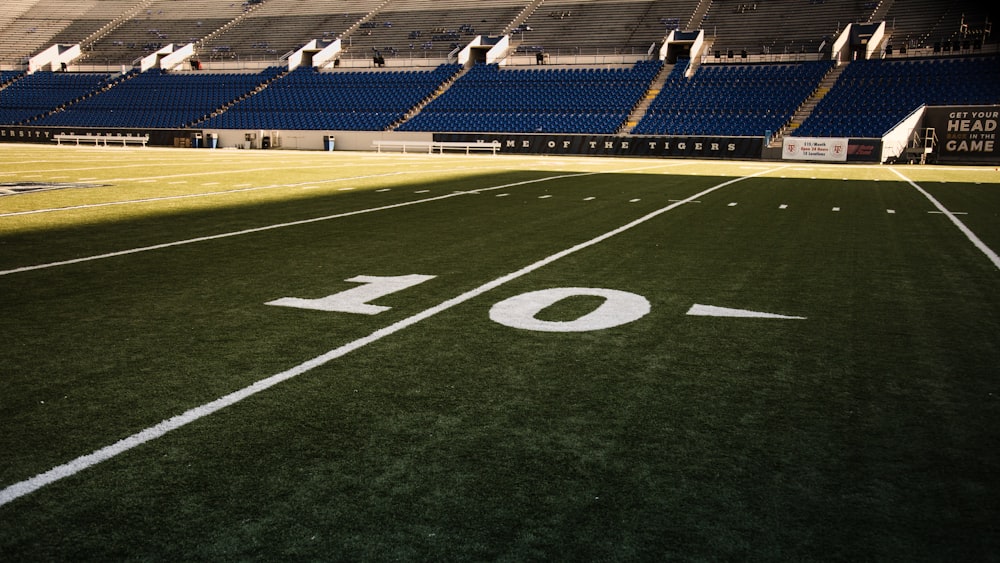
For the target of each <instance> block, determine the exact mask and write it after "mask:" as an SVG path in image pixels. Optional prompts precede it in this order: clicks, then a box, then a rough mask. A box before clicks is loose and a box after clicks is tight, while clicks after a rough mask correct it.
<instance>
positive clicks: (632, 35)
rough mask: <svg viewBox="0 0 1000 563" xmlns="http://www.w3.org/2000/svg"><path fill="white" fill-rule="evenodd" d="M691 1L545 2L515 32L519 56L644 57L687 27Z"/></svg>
mask: <svg viewBox="0 0 1000 563" xmlns="http://www.w3.org/2000/svg"><path fill="white" fill-rule="evenodd" d="M696 5H697V2H692V1H690V0H667V1H664V0H656V1H650V0H632V1H625V0H612V1H609V2H594V1H589V2H584V1H580V0H547V1H546V2H544V3H543V4H542V5H541V6H540V7H539V8H538V9H536V10H535V11H534V13H533V14H532V15H531V16H530V17H529V18H527V19H526V20H525V22H524V24H523V25H522V26H521V27H520V28H519V31H520V33H518V40H519V43H520V45H519V46H518V50H519V51H520V52H527V53H533V52H546V53H549V54H566V55H571V54H582V53H646V52H647V51H648V50H649V47H650V45H651V44H653V43H657V42H659V41H662V40H663V37H664V36H665V35H666V34H667V33H669V31H670V29H677V28H678V27H680V26H681V22H682V21H683V22H685V23H686V22H687V20H688V19H689V18H690V17H691V14H692V12H693V11H694V8H695V6H696Z"/></svg>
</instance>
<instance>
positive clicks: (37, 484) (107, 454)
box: [0, 167, 781, 506]
mask: <svg viewBox="0 0 1000 563" xmlns="http://www.w3.org/2000/svg"><path fill="white" fill-rule="evenodd" d="M780 168H781V167H779V168H773V169H769V170H764V171H761V172H758V173H755V174H751V175H748V176H742V177H739V178H734V179H731V180H728V181H726V182H722V183H720V184H716V185H714V186H712V187H710V188H707V189H705V190H702V191H701V192H698V193H696V194H694V195H692V196H690V197H687V198H685V199H682V200H680V201H677V202H674V203H671V204H670V205H667V206H666V207H661V208H660V209H657V210H654V211H652V212H649V213H647V214H645V215H643V216H641V217H639V218H637V219H634V220H632V221H630V222H628V223H626V224H624V225H622V226H620V227H617V228H615V229H612V230H610V231H607V232H605V233H604V234H601V235H598V236H596V237H594V238H591V239H589V240H587V241H584V242H581V243H579V244H576V245H574V246H572V247H570V248H567V249H565V250H561V251H559V252H556V253H555V254H552V255H549V256H548V257H545V258H542V259H541V260H538V261H536V262H534V263H532V264H529V265H527V266H525V267H523V268H521V269H519V270H516V271H514V272H511V273H508V274H506V275H503V276H501V277H499V278H496V279H494V280H492V281H489V282H486V283H484V284H482V285H480V286H478V287H476V288H473V289H471V290H469V291H466V292H465V293H462V294H460V295H458V296H456V297H452V298H451V299H448V300H446V301H444V302H442V303H439V304H438V305H435V306H433V307H431V308H429V309H425V310H423V311H421V312H419V313H416V314H414V315H411V316H409V317H407V318H405V319H402V320H399V321H396V322H395V323H392V324H390V325H388V326H386V327H383V328H380V329H378V330H376V331H374V332H372V333H371V334H369V335H368V336H364V337H361V338H359V339H357V340H354V341H352V342H348V343H347V344H344V345H342V346H339V347H337V348H334V349H333V350H330V351H329V352H326V353H324V354H321V355H319V356H316V357H314V358H312V359H310V360H306V361H305V362H302V363H300V364H298V365H297V366H294V367H292V368H290V369H288V370H285V371H283V372H281V373H278V374H275V375H272V376H270V377H267V378H265V379H261V380H259V381H256V382H254V383H252V384H250V385H248V386H246V387H244V388H242V389H239V390H237V391H234V392H232V393H229V394H228V395H224V396H222V397H220V398H218V399H216V400H214V401H211V402H209V403H206V404H204V405H201V406H199V407H195V408H193V409H190V410H188V411H186V412H184V413H182V414H179V415H177V416H174V417H172V418H169V419H166V420H164V421H162V422H160V423H158V424H156V425H154V426H150V427H149V428H146V429H145V430H142V431H140V432H137V433H135V434H132V435H131V436H128V437H127V438H123V439H122V440H119V441H118V442H115V443H114V444H111V445H109V446H105V447H103V448H100V449H98V450H95V451H93V452H91V453H89V454H86V455H83V456H80V457H78V458H76V459H74V460H72V461H70V462H68V463H65V464H62V465H59V466H57V467H54V468H52V469H50V470H48V471H46V472H44V473H40V474H38V475H36V476H34V477H31V478H29V479H26V480H24V481H20V482H17V483H14V484H12V485H9V486H7V487H5V488H4V489H2V490H0V506H3V505H5V504H7V503H10V502H12V501H14V500H16V499H18V498H20V497H23V496H25V495H28V494H30V493H32V492H34V491H37V490H38V489H41V488H42V487H45V486H46V485H49V484H52V483H54V482H56V481H59V480H61V479H64V478H66V477H71V476H73V475H76V474H77V473H80V472H81V471H83V470H85V469H88V468H90V467H93V466H94V465H97V464H99V463H101V462H104V461H107V460H109V459H111V458H114V457H116V456H118V455H119V454H122V453H124V452H127V451H129V450H131V449H133V448H136V447H138V446H141V445H143V444H145V443H147V442H150V441H152V440H155V439H157V438H160V437H161V436H164V435H165V434H167V433H168V432H171V431H173V430H177V429H178V428H181V427H183V426H186V425H188V424H190V423H192V422H195V421H197V420H200V419H202V418H204V417H206V416H208V415H210V414H213V413H215V412H217V411H219V410H221V409H224V408H226V407H228V406H231V405H234V404H236V403H238V402H240V401H242V400H244V399H246V398H248V397H251V396H253V395H256V394H257V393H260V392H261V391H264V390H266V389H269V388H271V387H273V386H275V385H277V384H279V383H282V382H284V381H287V380H289V379H292V378H294V377H296V376H299V375H302V374H304V373H306V372H308V371H311V370H313V369H315V368H317V367H320V366H322V365H325V364H327V363H329V362H330V361H332V360H335V359H337V358H340V357H343V356H345V355H347V354H349V353H351V352H353V351H355V350H358V349H360V348H363V347H364V346H367V345H369V344H372V343H374V342H377V341H379V340H381V339H383V338H385V337H387V336H390V335H392V334H395V333H397V332H399V331H401V330H403V329H406V328H408V327H410V326H413V325H415V324H417V323H419V322H421V321H423V320H426V319H429V318H431V317H433V316H435V315H437V314H439V313H442V312H444V311H447V310H448V309H451V308H453V307H455V306H457V305H460V304H462V303H465V302H467V301H470V300H472V299H474V298H476V297H479V296H480V295H483V294H484V293H487V292H489V291H492V290H493V289H496V288H498V287H500V286H502V285H504V284H506V283H509V282H511V281H513V280H516V279H518V278H521V277H523V276H526V275H528V274H530V273H531V272H534V271H535V270H538V269H540V268H543V267H545V266H548V265H549V264H552V263H553V262H556V261H558V260H561V259H562V258H565V257H566V256H569V255H571V254H575V253H577V252H579V251H581V250H584V249H587V248H590V247H592V246H595V245H597V244H600V243H602V242H604V241H606V240H608V239H610V238H612V237H614V236H617V235H620V234H622V233H624V232H626V231H629V230H631V229H633V228H635V227H637V226H639V225H642V224H644V223H646V222H648V221H650V220H652V219H654V218H656V217H659V216H660V215H663V214H664V213H667V212H669V211H671V210H673V209H676V208H677V207H680V206H681V205H684V204H686V203H688V202H691V201H694V200H696V199H699V198H701V197H704V196H706V195H708V194H710V193H712V192H714V191H716V190H719V189H722V188H724V187H726V186H729V185H731V184H735V183H737V182H741V181H743V180H747V179H750V178H754V177H757V176H761V175H763V174H767V173H769V172H772V171H774V170H779V169H780ZM607 173H612V172H588V173H584V174H566V175H562V176H561V177H562V178H568V177H577V176H582V175H594V174H607ZM549 179H555V178H549ZM537 181H539V180H532V181H529V182H519V183H518V184H517V185H520V184H524V183H531V182H537ZM500 188H502V186H498V187H496V188H489V189H500ZM480 191H482V190H480ZM466 193H468V192H466Z"/></svg>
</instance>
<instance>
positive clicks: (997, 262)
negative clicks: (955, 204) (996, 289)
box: [889, 167, 1000, 270]
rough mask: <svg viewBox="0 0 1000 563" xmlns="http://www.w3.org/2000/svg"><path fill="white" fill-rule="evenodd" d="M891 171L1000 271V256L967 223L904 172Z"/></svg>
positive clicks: (893, 169) (891, 168)
mask: <svg viewBox="0 0 1000 563" xmlns="http://www.w3.org/2000/svg"><path fill="white" fill-rule="evenodd" d="M889 170H892V171H893V172H894V173H895V174H896V175H897V176H899V177H900V178H902V179H903V180H904V181H905V182H906V183H907V184H909V185H911V186H913V188H914V189H915V190H917V191H918V192H920V193H921V194H923V196H924V197H926V198H927V199H928V200H929V201H930V202H931V204H932V205H934V207H936V208H938V211H940V212H941V213H942V214H943V215H944V216H946V217H947V218H948V219H950V220H951V222H952V223H954V224H955V226H956V227H958V230H960V231H962V233H963V234H964V235H965V236H966V238H968V239H969V241H970V242H972V244H973V246H975V247H976V248H978V249H979V250H980V251H981V252H982V253H983V254H985V255H986V257H987V258H989V260H990V262H993V265H994V266H996V268H997V269H998V270H1000V256H997V253H996V252H994V251H993V249H992V248H990V247H988V246H986V243H985V242H983V241H982V240H981V239H980V238H979V237H977V236H976V233H973V232H972V229H970V228H969V227H967V226H965V223H963V222H962V221H960V220H959V219H958V217H956V216H955V214H954V213H953V212H951V211H949V210H948V208H946V207H945V206H944V204H942V203H941V202H940V201H938V200H937V199H935V198H934V196H932V195H931V194H930V192H928V191H927V190H925V189H924V188H922V187H920V185H919V184H917V183H916V182H914V181H913V180H911V179H909V178H907V177H906V176H905V175H903V173H902V172H900V171H899V170H896V169H895V168H893V167H890V168H889Z"/></svg>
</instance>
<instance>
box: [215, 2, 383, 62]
mask: <svg viewBox="0 0 1000 563" xmlns="http://www.w3.org/2000/svg"><path fill="white" fill-rule="evenodd" d="M371 8H372V2H371V1H369V0H309V1H303V0H295V1H292V2H289V1H285V2H273V1H271V2H264V3H263V4H261V5H260V6H259V7H258V8H257V9H255V10H253V11H251V12H250V13H248V14H247V16H246V17H245V18H244V19H243V20H242V21H241V22H240V23H239V25H232V26H226V27H224V28H223V29H220V30H219V31H218V32H217V33H213V34H211V35H209V36H207V37H205V38H203V39H201V40H200V41H199V42H198V46H197V50H198V56H199V57H201V58H202V59H204V60H208V61H211V60H256V59H277V58H279V57H281V56H283V55H285V54H287V53H288V52H289V51H292V50H295V49H298V48H299V47H301V46H302V45H303V44H304V43H306V42H307V41H309V40H310V39H319V40H323V41H333V40H335V39H338V38H340V37H341V36H342V35H343V34H345V33H346V32H347V31H348V30H349V29H351V28H352V27H353V26H355V25H357V24H358V22H360V21H362V20H363V18H365V16H366V15H367V14H368V13H369V12H370V11H371Z"/></svg>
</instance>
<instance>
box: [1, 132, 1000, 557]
mask: <svg viewBox="0 0 1000 563" xmlns="http://www.w3.org/2000/svg"><path fill="white" fill-rule="evenodd" d="M30 182H38V183H46V184H48V185H49V187H58V186H52V185H58V184H65V183H68V184H74V185H75V187H64V188H62V189H50V190H44V191H36V192H32V193H19V194H16V195H6V196H0V300H2V301H0V335H2V337H3V353H2V363H0V428H2V432H0V452H2V455H0V560H2V561H55V560H94V561H110V560H142V561H233V560H240V561H247V560H262V561H263V560H266V561H275V560H323V561H332V560H342V561H361V560H371V561H382V560H404V561H411V560H421V561H466V560H474V561H483V560H488V561H531V560H534V561H540V560H582V561H640V560H647V561H649V560H697V561H706V560H734V561H744V560H760V561H833V560H840V561H859V560H878V561H885V560H894V561H989V560H993V561H996V560H1000V524H998V523H1000V486H998V485H1000V477H998V476H1000V291H998V290H1000V261H998V259H997V256H996V250H998V249H1000V217H998V214H1000V172H997V171H996V170H995V169H994V168H993V167H989V168H972V167H969V168H945V167H886V166H827V165H813V164H801V163H795V164H788V163H768V162H706V161H694V160H642V159H610V158H609V159H593V158H553V157H511V156H471V157H467V156H454V157H452V156H441V155H417V156H414V155H410V156H405V155H388V154H381V155H376V154H365V153H339V152H337V153H305V152H283V151H258V152H251V151H208V150H201V151H197V150H183V149H154V148H147V149H116V148H106V149H96V148H75V147H62V148H55V147H36V146H27V145H0V183H3V184H5V185H6V189H7V190H13V189H15V187H14V184H15V183H21V184H20V186H21V187H24V186H25V185H27V183H30ZM3 189H4V186H0V190H3ZM17 189H21V188H17ZM276 301H277V303H274V302H276ZM764 314H766V315H764Z"/></svg>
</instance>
